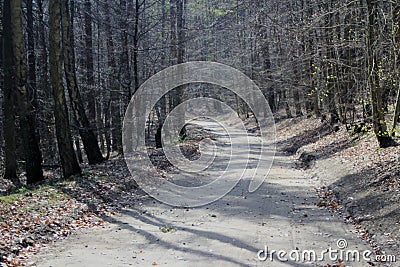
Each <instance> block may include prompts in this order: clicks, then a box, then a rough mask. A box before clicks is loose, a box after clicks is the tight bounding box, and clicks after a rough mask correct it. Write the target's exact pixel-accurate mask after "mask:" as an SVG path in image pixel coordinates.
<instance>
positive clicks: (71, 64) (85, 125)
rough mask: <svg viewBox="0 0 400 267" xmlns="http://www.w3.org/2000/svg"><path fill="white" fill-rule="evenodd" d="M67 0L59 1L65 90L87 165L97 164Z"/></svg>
mask: <svg viewBox="0 0 400 267" xmlns="http://www.w3.org/2000/svg"><path fill="white" fill-rule="evenodd" d="M68 1H69V0H62V1H61V17H62V32H63V35H62V36H63V38H62V39H63V52H64V71H65V77H66V82H67V89H68V93H69V99H70V103H71V110H72V113H73V115H74V118H75V121H76V123H77V124H78V125H77V126H78V131H79V134H80V136H81V138H82V143H83V147H84V148H85V152H86V155H87V157H88V161H89V164H98V163H101V162H103V161H104V158H103V155H102V154H101V151H100V148H99V144H98V142H97V138H96V135H95V134H94V131H93V128H92V127H91V125H90V122H89V119H88V118H87V116H86V113H85V108H84V106H83V102H82V97H81V94H80V91H79V88H78V81H77V78H76V72H75V53H74V49H73V30H72V29H71V23H70V17H71V16H70V14H69V5H68Z"/></svg>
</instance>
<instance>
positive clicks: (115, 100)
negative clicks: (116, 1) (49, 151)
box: [104, 2, 122, 152]
mask: <svg viewBox="0 0 400 267" xmlns="http://www.w3.org/2000/svg"><path fill="white" fill-rule="evenodd" d="M104 13H105V28H106V39H107V56H108V67H109V68H110V69H111V71H110V79H109V80H110V82H109V86H110V91H111V92H110V100H111V103H110V106H109V107H110V112H111V117H110V119H111V139H112V150H113V151H117V152H122V125H121V113H120V97H119V88H118V85H117V83H116V82H115V81H116V79H117V77H116V72H115V71H116V69H117V65H116V61H115V55H114V40H113V36H112V32H111V19H110V10H109V6H108V2H105V3H104Z"/></svg>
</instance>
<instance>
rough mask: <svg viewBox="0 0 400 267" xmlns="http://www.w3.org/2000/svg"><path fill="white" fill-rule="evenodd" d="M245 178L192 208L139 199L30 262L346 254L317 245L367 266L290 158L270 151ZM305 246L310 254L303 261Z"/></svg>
mask: <svg viewBox="0 0 400 267" xmlns="http://www.w3.org/2000/svg"><path fill="white" fill-rule="evenodd" d="M215 134H217V135H218V134H219V133H218V132H216V133H215ZM237 138H244V137H243V136H238V137H237ZM251 142H252V141H251ZM249 182H250V181H249V180H246V179H243V180H241V181H240V182H239V184H238V185H237V186H236V187H235V188H234V190H232V191H231V192H230V193H229V194H228V195H226V196H225V197H223V198H222V199H220V200H218V201H216V202H214V203H212V204H209V205H205V206H203V207H200V208H174V207H171V206H168V205H165V204H162V203H160V202H158V201H155V200H153V199H151V198H147V199H145V200H143V202H141V203H137V205H136V208H135V209H130V210H126V211H124V212H123V213H122V214H119V215H117V216H114V217H113V218H112V221H113V222H112V223H107V224H106V225H105V227H104V228H96V229H92V230H86V231H82V232H79V233H78V234H77V235H76V236H74V237H72V238H70V239H68V240H65V241H61V242H57V243H56V244H55V246H54V248H52V249H50V250H48V251H47V252H45V253H43V254H42V255H39V257H40V262H39V264H38V266H44V267H48V266H53V267H55V266H63V267H70V266H71V267H72V266H76V267H78V266H79V267H81V266H87V267H88V266H325V265H326V264H330V265H331V266H332V265H333V264H335V263H337V260H335V258H336V257H339V258H342V259H346V256H343V255H342V256H340V255H339V256H338V254H337V253H336V254H335V252H333V254H332V253H331V258H332V259H330V255H329V254H328V253H325V254H323V251H326V250H329V249H330V248H331V250H332V251H335V250H338V245H339V248H341V250H342V251H343V252H347V251H353V252H354V251H356V250H358V252H357V253H359V256H360V258H361V259H360V261H357V260H353V261H350V262H348V265H349V266H368V264H367V263H366V261H365V260H363V252H364V251H365V250H371V248H370V247H369V246H368V245H366V244H365V243H364V241H362V240H361V239H359V238H357V236H356V234H354V233H353V232H352V230H353V229H352V225H347V224H345V223H344V222H343V220H342V219H340V218H336V217H335V216H333V214H331V213H330V212H328V211H327V210H325V209H321V208H318V207H317V206H316V205H315V203H316V202H317V201H318V199H317V198H316V196H315V191H314V189H313V186H312V181H310V179H308V178H307V177H306V174H305V173H304V172H303V171H301V170H298V169H296V168H295V165H294V164H293V160H292V158H290V157H287V156H285V155H284V154H281V153H278V154H277V155H276V157H275V160H274V164H273V167H272V169H271V171H270V175H269V176H268V178H267V180H266V181H265V182H264V183H263V184H262V186H261V187H260V188H259V189H258V190H257V191H256V192H254V193H249V192H248V186H249ZM338 240H339V241H340V242H339V243H340V244H337V242H338ZM266 248H267V250H268V252H269V253H268V255H266V254H265V250H266ZM262 250H264V251H262ZM279 250H282V252H281V253H280V254H279V255H278V253H277V252H274V251H279ZM312 251H315V253H316V260H315V261H313V262H307V261H308V260H309V258H308V257H310V256H309V254H310V253H311V252H312ZM311 254H312V253H311ZM322 254H323V256H324V257H323V258H324V260H322V259H321V258H322V256H321V255H322ZM354 255H355V254H353V256H354ZM278 256H280V259H279V257H278ZM303 256H304V257H305V258H306V259H305V261H304V259H303ZM271 257H272V258H273V261H272V260H271ZM296 257H298V259H296ZM311 257H312V255H311ZM349 257H350V256H349ZM286 260H287V261H286Z"/></svg>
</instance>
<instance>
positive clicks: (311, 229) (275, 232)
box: [0, 118, 400, 266]
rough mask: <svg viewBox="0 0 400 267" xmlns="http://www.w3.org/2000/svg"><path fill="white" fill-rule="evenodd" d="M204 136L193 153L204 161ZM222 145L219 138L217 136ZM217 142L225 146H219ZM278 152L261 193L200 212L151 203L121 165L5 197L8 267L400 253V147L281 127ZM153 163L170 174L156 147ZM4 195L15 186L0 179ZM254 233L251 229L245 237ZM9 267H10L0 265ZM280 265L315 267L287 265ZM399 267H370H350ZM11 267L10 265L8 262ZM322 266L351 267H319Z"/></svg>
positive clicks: (1, 214) (288, 124)
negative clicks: (338, 251)
mask: <svg viewBox="0 0 400 267" xmlns="http://www.w3.org/2000/svg"><path fill="white" fill-rule="evenodd" d="M209 134H210V132H209V131H200V132H199V131H197V132H196V134H195V135H194V136H192V137H191V140H192V141H193V142H191V143H189V144H188V145H187V147H186V148H185V151H186V154H187V155H188V156H190V157H197V156H198V150H197V148H196V142H198V141H199V140H200V139H201V138H202V136H205V135H209ZM213 134H215V135H216V136H217V137H218V133H213ZM217 139H218V138H217ZM277 139H278V140H277V142H278V148H279V151H280V152H278V153H277V157H276V159H275V162H274V165H273V167H272V170H271V174H270V175H269V177H268V179H267V181H265V182H264V184H263V185H262V187H261V188H260V189H259V190H257V191H256V192H255V193H252V194H250V193H248V192H247V185H248V182H249V181H246V180H243V181H241V182H240V183H239V185H238V186H236V187H235V189H234V190H233V191H232V192H231V193H229V194H228V195H227V196H225V197H224V198H222V199H221V200H219V201H217V202H215V203H213V204H210V205H207V206H205V207H201V208H195V209H192V208H190V209H189V208H171V207H169V206H167V205H164V204H161V203H159V202H158V201H155V200H154V199H152V198H150V197H148V196H146V194H144V193H143V192H142V191H140V190H138V189H137V187H136V183H135V181H134V180H133V178H132V177H131V175H130V174H129V171H128V169H127V167H126V165H125V163H124V161H123V159H121V158H115V159H112V160H110V161H107V162H105V163H103V164H100V165H98V166H94V167H91V166H84V173H83V175H82V176H81V177H76V178H75V179H73V180H70V181H59V179H58V177H59V176H58V175H57V173H55V172H54V171H52V172H49V173H47V175H48V177H51V178H49V181H47V182H46V183H45V184H43V185H41V186H37V187H35V188H31V189H26V188H23V189H20V190H19V191H18V192H14V193H13V194H10V195H8V194H6V195H4V196H2V197H0V223H1V225H0V254H1V255H0V256H1V260H0V262H1V261H2V262H3V263H2V264H3V265H5V266H24V265H25V266H105V265H110V266H128V265H138V266H156V265H164V266H219V265H221V264H224V265H226V266H259V265H260V266H265V265H266V264H267V263H268V264H269V262H268V261H267V262H263V261H259V260H258V259H257V252H258V251H259V250H262V249H264V247H265V246H266V245H267V246H268V248H269V249H271V250H272V249H274V250H279V249H284V250H286V251H288V252H289V251H290V250H291V249H296V250H299V251H301V250H316V251H317V252H320V251H323V250H324V249H328V248H330V247H332V248H336V241H337V240H338V239H341V238H344V239H345V240H346V241H347V242H348V248H349V249H352V250H354V249H359V250H367V249H369V250H373V251H374V253H376V254H382V253H384V252H385V253H386V254H389V255H397V256H400V249H399V244H398V241H399V240H400V238H399V236H400V229H399V228H400V226H399V225H400V219H399V217H400V216H399V213H400V211H399V206H398V203H399V200H400V199H399V198H400V197H399V190H400V178H399V174H400V167H399V166H398V153H399V152H400V151H399V148H398V147H396V148H388V149H377V144H376V142H375V139H374V138H373V136H372V134H368V133H367V134H365V135H354V136H351V135H349V134H348V132H347V131H346V130H345V129H340V130H339V131H336V132H335V131H333V129H332V128H331V127H329V126H327V125H325V124H323V123H321V122H320V121H318V120H315V119H305V118H296V119H290V120H283V121H281V122H279V123H277ZM152 155H153V162H156V164H157V165H160V166H162V168H161V169H164V170H165V171H170V170H169V168H172V167H171V166H170V165H169V164H168V163H167V162H166V161H165V159H164V158H163V157H161V156H160V155H159V152H158V151H157V150H155V151H153V152H152ZM1 182H2V183H3V186H2V187H0V190H2V189H3V190H5V189H6V188H7V186H8V184H7V183H6V182H5V181H1ZM245 229H246V231H244V230H245ZM0 264H1V263H0ZM272 264H273V266H310V264H305V263H302V262H290V261H289V262H279V261H277V260H276V259H275V261H274V262H273V263H272ZM380 265H382V266H400V265H399V264H397V265H396V264H395V263H386V264H383V263H378V262H370V263H367V262H360V263H352V264H351V266H380ZM0 266H1V265H0ZM314 266H346V265H345V263H343V262H340V261H334V260H331V261H321V262H318V263H315V265H314Z"/></svg>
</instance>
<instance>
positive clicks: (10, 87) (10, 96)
mask: <svg viewBox="0 0 400 267" xmlns="http://www.w3.org/2000/svg"><path fill="white" fill-rule="evenodd" d="M12 1H13V0H4V6H3V29H4V30H3V31H4V33H3V36H4V42H3V47H2V48H3V51H2V52H3V62H4V63H3V64H4V65H3V66H4V103H7V105H3V108H4V113H3V115H4V124H3V131H4V156H5V160H4V167H5V171H4V178H5V179H8V180H11V181H12V182H13V183H14V184H15V185H16V186H20V185H21V182H20V180H19V178H18V176H17V156H16V153H15V149H16V140H15V109H14V106H15V93H14V86H15V85H14V73H15V69H14V66H13V57H12V54H13V41H12V20H11V2H12Z"/></svg>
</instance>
